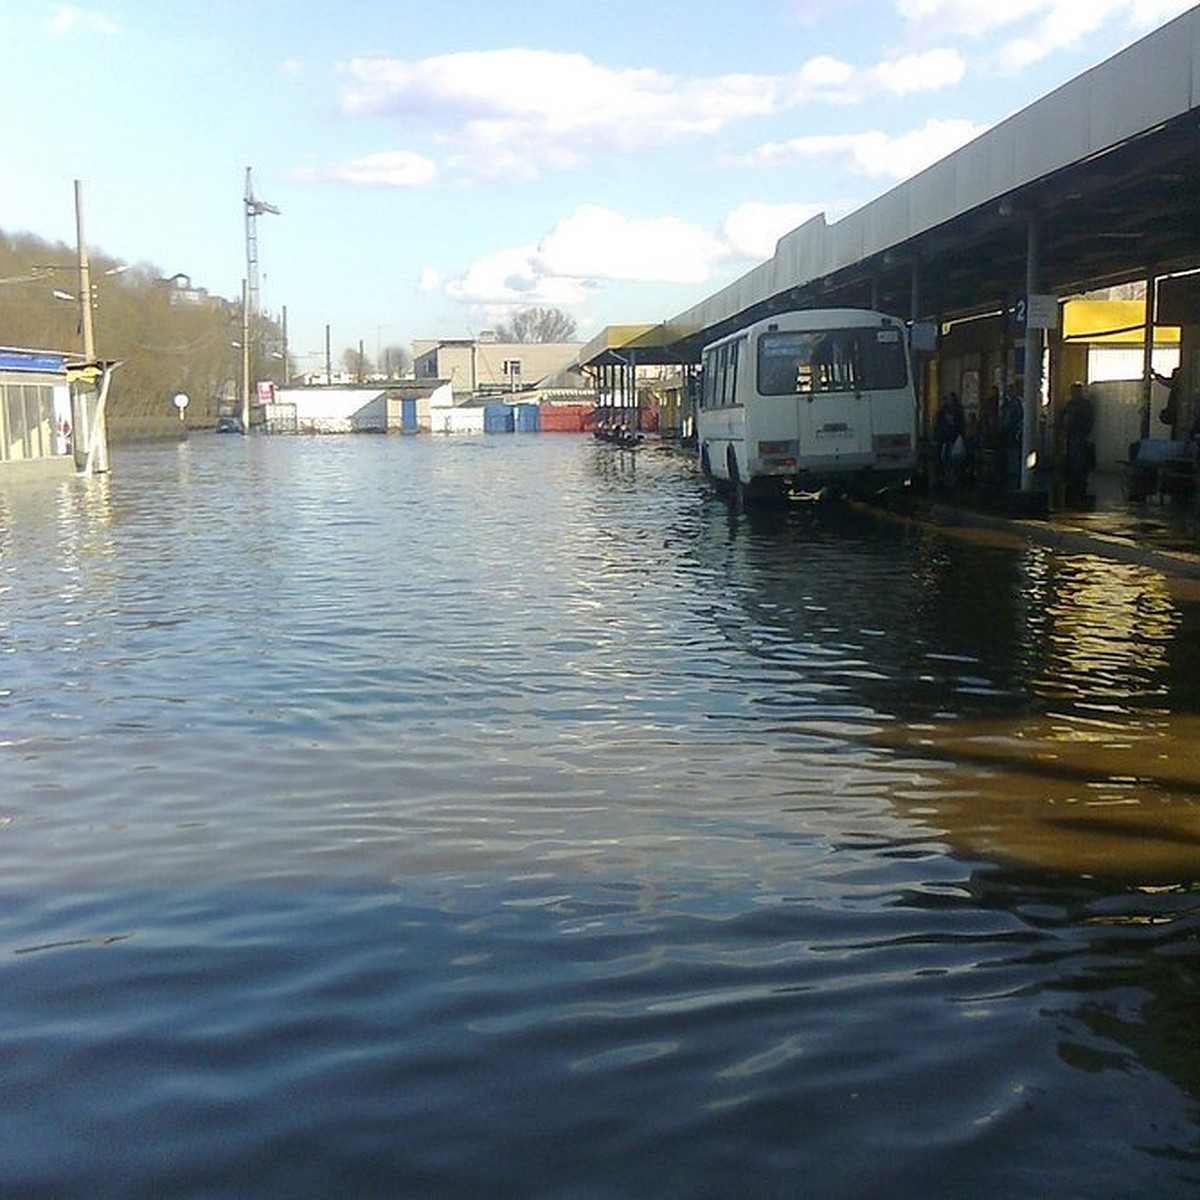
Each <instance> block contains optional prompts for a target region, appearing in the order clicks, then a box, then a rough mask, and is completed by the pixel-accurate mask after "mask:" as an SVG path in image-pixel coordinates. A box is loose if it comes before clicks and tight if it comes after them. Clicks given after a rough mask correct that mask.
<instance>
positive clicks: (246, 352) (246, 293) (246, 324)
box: [242, 279, 250, 433]
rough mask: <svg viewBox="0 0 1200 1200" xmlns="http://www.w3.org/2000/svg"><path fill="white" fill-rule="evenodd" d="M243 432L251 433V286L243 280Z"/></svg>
mask: <svg viewBox="0 0 1200 1200" xmlns="http://www.w3.org/2000/svg"><path fill="white" fill-rule="evenodd" d="M242 432H243V433H249V432H250V285H249V282H248V281H247V280H245V279H243V280H242Z"/></svg>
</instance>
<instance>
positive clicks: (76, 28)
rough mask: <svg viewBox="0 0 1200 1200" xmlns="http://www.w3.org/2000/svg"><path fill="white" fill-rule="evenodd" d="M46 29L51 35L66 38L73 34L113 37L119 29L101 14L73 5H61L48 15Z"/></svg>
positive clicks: (112, 21) (107, 17)
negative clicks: (96, 34)
mask: <svg viewBox="0 0 1200 1200" xmlns="http://www.w3.org/2000/svg"><path fill="white" fill-rule="evenodd" d="M47 28H48V29H49V30H50V32H51V33H52V34H56V35H58V36H67V35H69V34H74V33H85V34H86V33H98V34H102V35H103V36H105V37H114V36H116V35H117V34H119V33H120V32H121V27H120V26H119V25H118V24H117V23H116V21H114V20H113V19H112V18H111V17H109V16H107V15H106V14H104V13H101V12H89V11H86V10H84V9H82V8H77V7H75V5H73V4H61V5H59V6H58V7H57V8H56V9H55V10H54V11H53V12H52V13H51V15H50V20H49V22H48V23H47Z"/></svg>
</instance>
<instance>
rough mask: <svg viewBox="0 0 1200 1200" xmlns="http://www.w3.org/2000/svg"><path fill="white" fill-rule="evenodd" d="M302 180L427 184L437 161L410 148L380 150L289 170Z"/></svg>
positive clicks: (434, 174) (376, 184)
mask: <svg viewBox="0 0 1200 1200" xmlns="http://www.w3.org/2000/svg"><path fill="white" fill-rule="evenodd" d="M291 177H292V178H293V179H298V180H301V181H303V182H314V181H335V182H339V183H352V184H359V185H363V186H370V187H396V188H415V187H426V186H428V185H429V184H431V183H433V182H434V180H435V179H436V178H437V164H436V163H435V162H434V161H433V160H432V159H430V158H426V157H425V156H424V155H423V154H414V153H413V152H412V151H409V150H381V151H379V152H378V153H376V154H367V155H364V156H363V157H362V158H354V159H348V160H347V161H345V162H340V163H330V164H329V165H328V166H325V167H299V168H297V169H296V170H294V171H292V172H291Z"/></svg>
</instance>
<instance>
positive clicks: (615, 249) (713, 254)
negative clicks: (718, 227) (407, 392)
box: [427, 204, 733, 312]
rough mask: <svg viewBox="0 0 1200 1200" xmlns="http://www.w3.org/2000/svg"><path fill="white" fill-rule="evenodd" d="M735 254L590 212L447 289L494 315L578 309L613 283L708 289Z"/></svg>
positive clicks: (500, 254) (712, 240) (687, 227)
mask: <svg viewBox="0 0 1200 1200" xmlns="http://www.w3.org/2000/svg"><path fill="white" fill-rule="evenodd" d="M732 253H733V250H732V249H731V246H730V244H729V242H727V241H726V240H725V239H724V238H722V237H720V236H718V235H717V234H715V233H713V232H711V231H710V230H707V229H704V228H702V227H701V226H698V225H692V224H689V223H688V222H686V221H681V220H679V219H678V218H676V217H655V218H649V219H633V218H630V217H626V216H623V215H622V214H620V213H618V212H616V211H614V210H613V209H610V208H604V207H602V206H600V205H594V204H585V205H581V206H580V207H579V208H577V209H576V210H575V211H574V212H573V213H571V214H570V215H569V216H566V217H564V218H562V220H560V221H558V222H557V223H556V224H555V225H554V227H553V228H552V229H551V230H550V231H549V232H548V233H547V234H546V236H545V237H544V238H542V240H541V241H540V242H539V243H538V244H537V245H530V246H514V247H509V248H507V249H503V250H498V251H496V252H495V253H493V254H489V255H486V256H484V257H483V258H480V259H477V260H476V261H475V262H474V263H472V264H471V266H470V267H469V268H468V269H467V271H466V272H464V273H463V274H462V275H460V276H458V277H457V278H455V279H451V280H449V281H448V282H447V283H446V285H445V292H446V295H447V296H449V297H450V298H451V299H452V300H457V301H459V302H460V303H466V304H470V305H473V306H476V307H477V308H481V309H487V310H488V311H491V312H494V311H495V310H496V308H497V307H498V306H504V305H530V304H540V305H551V306H554V307H559V308H571V307H572V306H574V305H578V304H581V303H583V301H584V300H586V299H588V298H589V297H590V296H592V295H594V294H595V292H596V290H597V289H598V288H600V287H602V286H603V285H604V284H606V283H611V282H623V283H697V284H699V283H704V282H706V281H707V280H709V279H711V277H712V273H713V268H714V266H715V264H716V263H718V262H720V261H722V260H725V259H728V258H729V257H731V255H732ZM427 272H428V273H429V277H430V279H433V278H435V273H433V272H432V270H431V269H430V268H427Z"/></svg>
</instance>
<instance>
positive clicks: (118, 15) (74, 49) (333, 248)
mask: <svg viewBox="0 0 1200 1200" xmlns="http://www.w3.org/2000/svg"><path fill="white" fill-rule="evenodd" d="M1190 7H1192V5H1190V4H1188V3H1179V2H1178V0H1007V2H1006V3H1005V4H1003V5H1001V4H994V3H993V4H986V3H980V2H979V0H753V2H752V3H741V4H737V3H730V2H729V0H688V2H683V3H677V2H675V0H637V2H634V0H592V2H591V3H586V2H585V3H564V2H563V0H553V2H550V0H522V2H521V3H520V4H497V3H495V2H494V0H491V2H489V3H475V2H473V0H442V2H441V3H439V4H424V3H412V2H409V0H338V3H336V4H335V3H325V2H324V0H204V2H201V0H82V2H81V3H79V4H71V5H65V4H60V3H54V2H42V0H0V45H3V47H4V70H3V72H0V114H2V115H3V130H4V135H3V150H4V170H3V172H0V229H3V230H4V231H5V232H7V233H15V232H20V231H28V232H32V233H36V234H38V235H40V236H42V237H46V238H49V239H52V240H61V241H63V242H64V243H66V244H67V245H68V246H72V247H73V245H74V241H75V207H74V184H73V181H74V180H75V179H79V180H81V181H82V189H83V198H84V213H85V224H86V234H87V238H88V242H89V244H90V245H91V247H92V249H93V251H94V252H96V251H99V252H103V253H104V254H106V255H109V256H111V257H113V258H115V259H117V260H119V261H121V262H129V263H139V264H152V265H153V266H154V267H155V268H157V269H159V270H161V271H162V272H163V273H164V274H167V275H173V274H175V273H176V272H182V273H184V274H187V275H190V276H191V277H192V280H193V282H194V283H195V284H196V285H197V286H200V287H205V288H207V289H208V290H209V291H211V292H214V293H217V294H220V295H224V296H228V297H230V298H236V297H238V296H239V295H240V292H241V280H242V278H243V276H244V275H245V273H246V265H245V263H246V255H245V239H244V226H243V216H242V213H243V209H242V193H243V185H244V176H245V170H246V167H248V166H249V167H252V168H253V171H254V182H255V190H256V193H257V195H258V196H260V197H261V198H263V199H265V200H267V201H269V202H270V203H272V204H274V205H276V206H278V207H279V208H280V209H281V210H282V211H281V213H280V215H278V216H271V215H267V216H263V217H260V218H259V221H258V257H259V269H260V276H261V298H262V303H263V307H264V308H265V309H267V310H268V311H270V312H272V313H274V314H276V315H278V314H279V313H280V312H281V310H282V308H283V307H284V306H286V308H287V314H288V325H289V334H290V339H289V340H290V344H291V348H292V351H293V353H294V354H295V355H296V356H297V358H298V359H299V361H300V364H301V366H310V365H311V366H314V367H315V366H317V365H318V363H319V360H321V359H322V358H323V347H324V340H325V327H326V325H329V326H330V328H331V340H332V343H333V347H334V352H335V354H337V353H340V351H341V350H342V349H343V348H344V347H347V346H356V345H357V344H358V343H359V342H360V341H362V343H363V345H364V348H365V349H366V351H367V353H368V355H370V356H372V357H373V356H374V355H375V353H376V351H377V349H378V348H379V347H380V346H381V345H383V346H386V345H391V344H395V345H402V346H406V347H408V346H410V345H411V343H412V341H413V340H414V339H415V338H424V337H464V336H471V335H474V334H477V333H478V332H479V331H480V330H482V329H487V328H490V327H491V326H492V325H493V324H495V323H496V321H498V320H502V319H504V318H505V316H506V315H509V314H511V312H512V311H513V310H514V308H520V307H524V306H525V305H528V304H541V305H555V306H558V307H561V308H563V309H564V310H566V311H568V312H569V313H571V315H572V316H574V317H575V319H576V321H577V323H578V327H579V332H580V336H581V337H590V336H591V335H592V334H594V333H596V332H598V331H599V330H600V329H602V328H603V327H604V326H605V325H607V324H620V323H626V322H641V321H658V320H663V319H666V318H668V317H671V316H673V315H675V314H676V313H678V312H680V311H682V310H683V309H685V308H687V307H689V306H691V305H692V304H694V303H696V302H698V301H699V300H701V299H703V298H704V297H705V296H707V295H708V294H710V293H711V292H713V291H715V290H717V289H718V288H720V287H722V286H724V285H725V284H726V283H728V282H730V281H731V280H733V279H735V278H737V277H738V276H740V275H742V274H744V273H745V272H746V271H747V270H749V269H750V268H752V267H753V266H754V265H755V264H756V263H757V262H759V261H761V260H762V259H763V258H765V257H769V256H770V254H771V252H772V249H773V246H774V242H775V239H776V238H777V237H779V236H780V235H781V234H782V233H784V232H786V231H787V230H788V229H791V228H794V227H795V226H796V225H798V224H800V223H801V221H803V220H805V219H807V218H808V217H809V216H811V215H812V214H814V213H815V212H819V211H823V212H825V214H826V216H827V219H829V220H830V221H834V220H837V219H838V218H839V217H840V216H843V215H845V214H846V213H847V212H850V211H853V210H854V209H856V208H858V207H859V206H861V205H862V204H864V203H866V202H867V201H869V200H871V199H872V198H874V197H875V196H878V195H880V194H881V193H883V192H885V191H887V190H888V189H889V188H891V187H893V186H895V185H896V184H897V183H899V182H900V181H901V180H903V179H905V178H907V177H909V176H910V175H912V174H914V173H915V172H916V171H918V170H920V169H921V168H922V167H924V166H926V165H928V164H929V163H930V162H932V161H935V160H936V159H938V158H940V157H942V156H944V155H945V154H946V153H949V152H950V151H952V150H953V149H955V148H956V147H957V146H959V145H961V144H963V143H964V142H965V141H967V140H969V139H970V138H971V137H974V136H976V135H977V134H979V133H981V132H983V131H984V130H985V129H986V128H988V127H989V126H990V125H993V124H995V123H996V122H997V121H999V120H1002V119H1003V118H1004V117H1005V116H1007V115H1009V114H1010V113H1012V112H1015V111H1016V110H1018V109H1020V108H1023V107H1025V106H1026V105H1027V104H1029V103H1031V102H1032V101H1033V100H1035V99H1037V98H1038V97H1039V96H1042V95H1044V94H1045V93H1047V92H1048V91H1051V90H1052V89H1053V88H1055V87H1056V86H1058V85H1059V84H1061V83H1064V82H1066V81H1067V80H1068V79H1071V78H1073V77H1074V76H1076V75H1078V74H1079V73H1081V72H1082V71H1084V70H1086V69H1087V68H1088V67H1091V66H1093V65H1095V64H1096V63H1098V62H1100V61H1102V60H1103V59H1105V58H1108V57H1109V56H1110V55H1112V54H1114V53H1116V52H1117V51H1118V50H1120V49H1121V48H1122V47H1124V46H1126V45H1128V44H1129V43H1130V42H1132V41H1134V40H1136V39H1137V38H1139V37H1141V36H1143V35H1145V34H1146V33H1148V32H1150V31H1151V30H1152V29H1154V28H1157V27H1158V26H1160V25H1162V24H1163V23H1165V22H1166V21H1167V20H1169V19H1170V18H1172V17H1173V16H1176V15H1178V14H1179V13H1181V12H1183V11H1185V10H1186V9H1188V8H1190ZM100 333H101V334H102V325H101V326H100ZM2 340H3V339H2V338H0V341H2Z"/></svg>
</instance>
